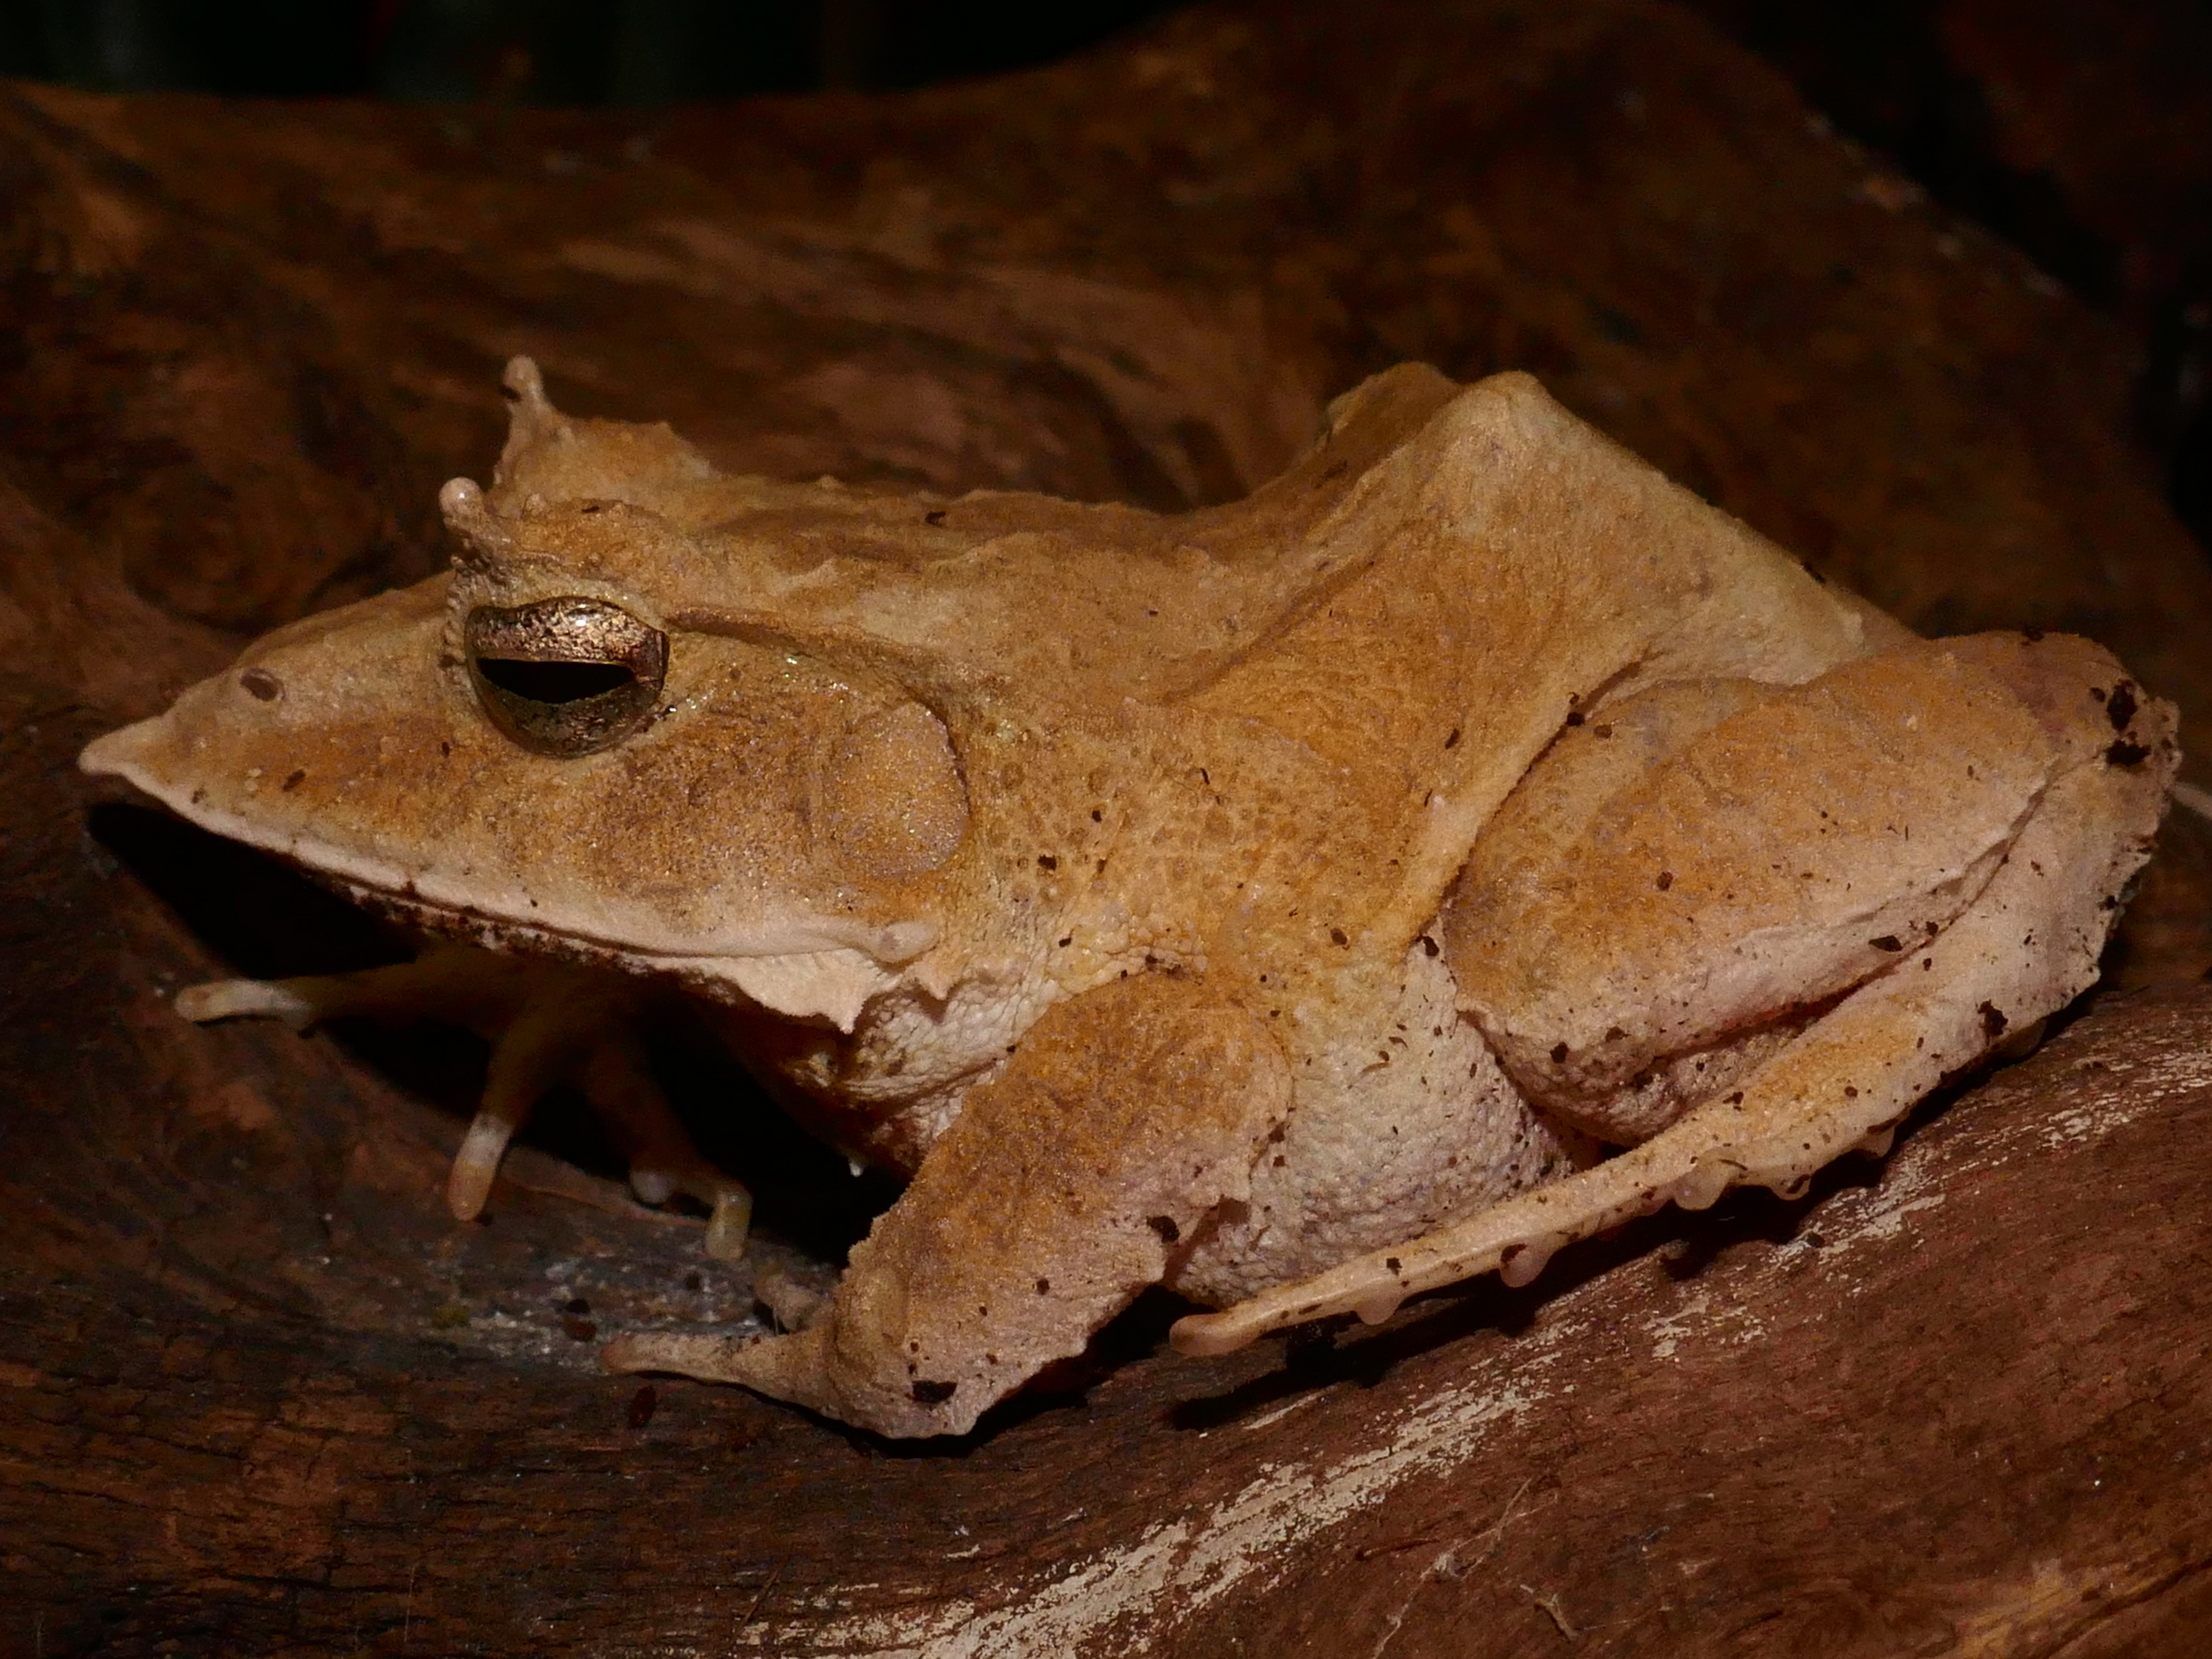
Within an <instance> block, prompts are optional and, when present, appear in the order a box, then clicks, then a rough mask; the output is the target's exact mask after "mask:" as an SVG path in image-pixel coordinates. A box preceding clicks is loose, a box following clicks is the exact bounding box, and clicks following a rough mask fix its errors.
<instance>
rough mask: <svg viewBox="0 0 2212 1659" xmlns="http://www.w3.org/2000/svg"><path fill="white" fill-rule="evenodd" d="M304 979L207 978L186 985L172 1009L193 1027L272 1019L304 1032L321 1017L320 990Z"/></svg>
mask: <svg viewBox="0 0 2212 1659" xmlns="http://www.w3.org/2000/svg"><path fill="white" fill-rule="evenodd" d="M329 983H330V982H329V981H328V980H325V979H321V978H308V979H211V980H208V981H206V982H205V983H204V984H199V985H187V986H185V987H184V989H183V990H181V991H179V992H178V993H177V996H176V1003H175V1006H176V1010H177V1012H178V1013H179V1014H181V1015H183V1016H184V1017H185V1018H186V1019H188V1020H190V1021H191V1022H192V1023H193V1024H194V1025H208V1024H211V1023H213V1022H214V1021H216V1020H236V1019H276V1020H282V1021H283V1022H284V1023H285V1024H286V1025H288V1026H290V1027H291V1028H292V1029H293V1030H294V1031H304V1030H305V1029H306V1028H307V1027H309V1026H311V1025H313V1024H314V1023H315V1022H316V1021H317V1020H319V1019H322V1018H323V1017H324V1016H325V1007H326V1004H325V999H324V997H323V995H322V987H324V986H326V985H328V984H329Z"/></svg>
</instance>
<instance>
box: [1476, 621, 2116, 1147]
mask: <svg viewBox="0 0 2212 1659" xmlns="http://www.w3.org/2000/svg"><path fill="white" fill-rule="evenodd" d="M1977 645H1978V642H1974V641H1960V642H1954V641H1943V642H1926V641H1915V642H1914V643H1912V644H1911V645H1908V646H1903V647H1900V648H1897V649H1895V650H1893V651H1889V652H1885V653H1883V654H1882V655H1880V656H1877V657H1871V658H1866V659H1861V660H1858V661H1854V662H1851V663H1847V664H1845V665H1843V666H1841V667H1839V668H1836V669H1833V670H1831V671H1830V672H1828V673H1826V674H1824V675H1822V676H1820V677H1819V678H1818V679H1815V680H1813V681H1811V682H1809V683H1807V684H1805V685H1801V686H1795V687H1788V688H1780V689H1772V690H1769V689H1765V688H1761V689H1760V691H1759V693H1758V695H1757V696H1756V697H1754V698H1750V699H1746V698H1745V697H1744V696H1743V693H1742V688H1741V683H1740V682H1721V683H1718V684H1715V685H1713V686H1711V687H1710V688H1701V689H1700V690H1698V691H1697V692H1696V695H1697V696H1698V697H1699V698H1700V699H1701V700H1708V701H1716V702H1722V703H1723V705H1724V710H1725V712H1723V713H1722V715H1721V717H1720V718H1718V719H1716V720H1714V721H1712V723H1710V724H1707V725H1704V726H1703V727H1702V729H1694V730H1690V731H1688V733H1687V735H1686V737H1685V738H1684V739H1683V740H1682V741H1680V742H1678V743H1671V744H1669V745H1667V746H1666V747H1665V749H1664V750H1662V751H1658V752H1653V751H1652V749H1651V746H1650V745H1649V744H1648V743H1641V742H1639V734H1640V729H1641V727H1642V726H1644V725H1648V724H1650V722H1649V721H1647V720H1644V719H1642V718H1641V717H1642V715H1643V714H1644V712H1645V711H1644V709H1643V707H1642V705H1644V704H1647V703H1648V704H1653V705H1657V706H1658V707H1659V708H1660V709H1662V710H1666V709H1668V704H1669V701H1670V700H1672V701H1675V702H1679V701H1680V700H1681V697H1682V694H1683V692H1684V690H1685V688H1676V687H1669V688H1666V689H1665V690H1664V691H1662V692H1655V693H1649V694H1646V696H1645V697H1643V698H1639V699H1635V700H1633V701H1632V702H1631V703H1630V704H1629V705H1628V706H1626V707H1624V708H1622V709H1621V710H1620V711H1619V712H1617V713H1613V714H1609V715H1608V716H1607V718H1606V719H1604V720H1600V721H1596V722H1594V723H1593V724H1591V725H1586V726H1584V727H1581V728H1572V729H1570V730H1569V732H1568V733H1567V734H1565V735H1564V736H1563V737H1562V739H1561V741H1560V742H1559V743H1558V744H1557V745H1556V746H1555V748H1554V750H1553V752H1552V753H1551V754H1550V755H1548V756H1547V757H1546V759H1545V760H1544V761H1543V762H1541V763H1539V764H1538V765H1537V766H1536V767H1535V768H1533V769H1532V770H1531V772H1530V774H1529V776H1528V777H1527V778H1526V779H1525V780H1523V783H1522V784H1521V786H1520V787H1519V788H1518V789H1517V790H1516V791H1515V793H1514V795H1513V797H1512V798H1511V799H1510V800H1509V801H1508V802H1507V803H1506V806H1505V807H1504V808H1503V809H1502V810H1501V811H1500V813H1499V814H1498V816H1497V819H1496V820H1495V821H1494V822H1493V824H1492V825H1491V826H1490V827H1489V828H1488V829H1486V830H1485V832H1484V835H1483V838H1482V840H1481V842H1479V843H1478V844H1477V846H1476V848H1475V849H1474V852H1473V854H1472V856H1471V857H1470V859H1469V862H1468V866H1467V870H1466V872H1465V874H1464V876H1463V877H1462V880H1461V882H1460V884H1459V886H1458V888H1457V890H1456V891H1455V893H1454V895H1453V898H1452V901H1451V904H1450V906H1449V909H1448V911H1447V913H1446V916H1445V920H1444V939H1445V948H1446V952H1447V956H1448V959H1449V960H1450V962H1451V965H1452V969H1453V972H1454V974H1455V975H1456V977H1457V978H1458V981H1459V985H1460V996H1461V1006H1462V1007H1463V1008H1465V1009H1466V1010H1467V1012H1468V1013H1469V1014H1470V1015H1471V1016H1472V1017H1473V1019H1474V1021H1475V1023H1476V1024H1477V1025H1478V1026H1479V1027H1480V1028H1481V1029H1482V1032H1483V1035H1484V1037H1485V1038H1486V1039H1487V1040H1488V1041H1489V1043H1490V1044H1491V1046H1492V1048H1493V1049H1494V1050H1495V1051H1496V1052H1497V1054H1498V1056H1499V1058H1500V1059H1501V1060H1502V1061H1503V1062H1504V1064H1505V1066H1506V1068H1507V1070H1508V1071H1509V1072H1510V1073H1511V1074H1512V1075H1513V1077H1514V1080H1515V1081H1516V1082H1517V1083H1519V1084H1520V1086H1521V1087H1522V1088H1523V1090H1524V1091H1526V1092H1527V1093H1528V1094H1529V1095H1530V1097H1531V1098H1532V1099H1534V1100H1535V1101H1537V1102H1538V1103H1539V1104H1540V1105H1541V1106H1543V1107H1544V1108H1545V1109H1547V1110H1549V1111H1551V1112H1553V1113H1554V1114H1556V1115H1558V1116H1560V1117H1562V1118H1564V1119H1566V1120H1567V1121H1569V1122H1571V1123H1573V1124H1574V1125H1575V1126H1576V1127H1578V1128H1580V1129H1583V1130H1585V1131H1587V1132H1589V1133H1591V1134H1595V1135H1597V1136H1599V1137H1600V1138H1601V1139H1605V1140H1610V1141H1613V1142H1616V1143H1626V1142H1633V1141H1637V1140H1641V1139H1643V1138H1644V1137H1645V1136H1647V1135H1648V1134H1650V1133H1652V1132H1653V1131H1654V1130H1656V1129H1657V1128H1659V1127H1661V1126H1662V1125H1663V1124H1664V1123H1665V1122H1666V1121H1668V1119H1669V1118H1670V1117H1671V1116H1672V1115H1674V1113H1675V1112H1677V1111H1679V1110H1680V1109H1681V1108H1682V1107H1683V1106H1686V1105H1687V1104H1689V1102H1690V1099H1692V1098H1695V1097H1696V1095H1698V1094H1700V1093H1702V1092H1706V1091H1705V1090H1704V1089H1703V1088H1702V1087H1701V1084H1702V1083H1703V1082H1704V1081H1705V1079H1707V1078H1711V1079H1713V1080H1715V1081H1718V1079H1719V1078H1720V1077H1721V1076H1723V1075H1726V1074H1727V1073H1728V1072H1730V1071H1741V1070H1743V1069H1745V1068H1746V1067H1747V1066H1748V1065H1749V1064H1752V1063H1755V1062H1756V1061H1757V1060H1759V1059H1763V1058H1765V1057H1766V1056H1767V1055H1768V1054H1771V1052H1772V1051H1773V1046H1772V1044H1771V1042H1767V1041H1762V1042H1760V1043H1758V1044H1754V1045H1751V1046H1749V1047H1744V1046H1741V1045H1736V1044H1735V1042H1734V1039H1735V1038H1736V1036H1737V1034H1739V1033H1742V1032H1744V1031H1746V1030H1749V1029H1752V1028H1756V1027H1759V1026H1763V1025H1766V1024H1767V1023H1768V1022H1771V1021H1773V1020H1774V1019H1775V1018H1776V1017H1777V1016H1780V1015H1784V1014H1790V1013H1793V1012H1798V1011H1803V1010H1808V1009H1811V1008H1816V1007H1818V1006H1820V1005H1821V1004H1824V1003H1826V1002H1828V1001H1829V1000H1830V999H1832V998H1834V997H1836V996H1838V995H1840V994H1841V993H1843V992H1844V991H1846V990H1848V989H1849V988H1850V987H1852V986H1854V985H1857V984H1859V983H1861V982H1863V981H1865V980H1867V979H1869V978H1871V977H1872V976H1874V975H1875V974H1877V973H1880V972H1882V971H1883V970H1884V969H1885V968H1888V967H1890V966H1892V965H1893V964H1895V963H1896V962H1897V961H1899V960H1900V959H1901V958H1902V957H1904V956H1905V955H1907V954H1909V953H1910V952H1912V951H1913V950H1914V949H1916V948H1918V947H1920V946H1923V945H1925V944H1926V943H1927V941H1928V940H1929V939H1930V938H1932V937H1934V936H1935V935H1936V934H1937V933H1938V932H1939V931H1940V930H1941V929H1942V928H1943V927H1944V926H1945V925H1947V924H1948V923H1949V922H1950V921H1951V920H1952V918H1953V917H1955V916H1956V915H1958V914H1959V912H1960V911H1961V910H1962V909H1963V908H1964V907H1965V905H1966V904H1967V903H1968V902H1969V901H1970V900H1971V899H1972V898H1973V896H1974V895H1975V893H1977V892H1978V891H1980V889H1981V887H1982V885H1983V884H1984V883H1985V882H1986V881H1987V880H1988V879H1989V876H1990V873H1991V872H1992V871H1993V870H1995V868H1996V867H1997V864H1998V862H1999V860H2000V859H2001V858H2002V857H2003V856H2004V853H2005V850H2006V848H2007V847H2009V846H2010V845H2011V843H2012V840H2013V837H2014V836H2015V835H2016V834H2017V833H2018V831H2019V827H2020V825H2021V822H2022V821H2023V820H2024V819H2025V818H2026V817H2027V815H2028V814H2029V812H2030V811H2031V810H2032V809H2033V807H2034V805H2035V802H2036V800H2037V798H2038V797H2039V795H2040V794H2041V792H2042V789H2043V787H2044V785H2045V783H2046V781H2047V779H2048V778H2049V776H2050V774H2051V772H2052V771H2053V770H2054V769H2055V767H2056V766H2057V764H2059V760H2060V755H2059V750H2058V748H2057V747H2056V746H2055V745H2054V744H2053V742H2052V741H2051V739H2050V736H2049V734H2047V733H2046V731H2045V730H2044V729H2043V727H2042V726H2041V725H2040V724H2039V722H2038V720H2037V718H2036V716H2035V714H2034V712H2033V711H2032V710H2031V709H2030V708H2029V707H2028V705H2027V704H2026V703H2025V702H2024V701H2023V700H2022V699H2021V698H2020V697H2019V696H2018V695H2016V694H2015V692H2014V690H2013V689H2012V687H2011V686H2010V685H2008V684H2007V683H2006V681H2005V680H2004V679H2003V678H2001V677H2000V675H1999V674H1998V673H1996V672H1993V671H1992V670H1991V668H1990V667H1989V666H1988V665H1987V664H1986V663H1985V662H1984V661H1981V660H1978V652H1977V650H1976V649H1975V648H1976V647H1977ZM2009 649H2011V650H2012V651H2014V652H2016V653H2017V652H2018V651H2019V650H2020V649H2021V647H2020V645H2019V644H2018V642H2017V640H2015V641H2014V642H2012V643H2011V644H2010V646H2009ZM2081 690H2082V703H2083V706H2084V707H2085V708H2089V707H2091V705H2090V703H2089V700H2088V697H2087V694H2086V691H2087V688H2086V687H2083V688H2081ZM1668 712H1669V713H1670V716H1671V718H1670V721H1669V723H1670V724H1672V725H1673V726H1674V727H1675V728H1676V729H1677V730H1681V729H1683V728H1684V726H1685V724H1686V722H1685V720H1684V717H1683V714H1682V711H1680V710H1669V711H1668ZM1634 750H1641V751H1642V752H1644V753H1648V754H1650V759H1649V761H1648V763H1644V764H1641V765H1637V764H1633V763H1631V764H1624V763H1623V751H1634ZM1715 1045H1723V1046H1722V1048H1721V1049H1719V1050H1717V1051H1714V1052H1711V1053H1709V1054H1708V1053H1701V1052H1700V1051H1709V1050H1715ZM1686 1055H1687V1056H1694V1057H1695V1058H1698V1059H1706V1060H1709V1061H1710V1064H1709V1065H1708V1066H1706V1067H1703V1068H1701V1067H1699V1066H1698V1065H1696V1064H1694V1063H1693V1064H1687V1065H1684V1066H1682V1067H1681V1068H1679V1073H1678V1075H1676V1076H1672V1077H1670V1076H1669V1075H1667V1074H1666V1072H1665V1070H1664V1068H1665V1066H1666V1062H1667V1061H1669V1060H1670V1058H1673V1057H1676V1056H1686ZM1654 1072H1657V1073H1658V1075H1657V1077H1656V1086H1646V1085H1647V1084H1648V1081H1649V1074H1653V1073H1654ZM1677 1084H1678V1085H1679V1087H1677V1086H1675V1085H1677Z"/></svg>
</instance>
